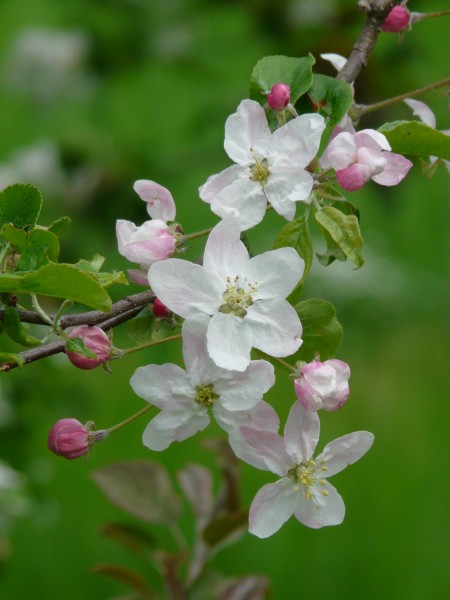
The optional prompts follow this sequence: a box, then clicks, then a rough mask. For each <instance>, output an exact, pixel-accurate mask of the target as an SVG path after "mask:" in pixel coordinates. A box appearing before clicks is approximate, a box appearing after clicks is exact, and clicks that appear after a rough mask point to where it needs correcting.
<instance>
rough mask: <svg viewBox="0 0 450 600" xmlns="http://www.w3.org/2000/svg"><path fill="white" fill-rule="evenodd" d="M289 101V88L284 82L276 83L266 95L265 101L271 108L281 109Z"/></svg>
mask: <svg viewBox="0 0 450 600" xmlns="http://www.w3.org/2000/svg"><path fill="white" fill-rule="evenodd" d="M290 101H291V88H290V87H289V86H288V85H286V84H285V83H276V84H275V85H274V86H272V90H271V92H270V94H269V95H268V96H267V103H268V104H269V106H270V108H271V109H272V110H283V108H286V106H287V105H288V104H289V103H290Z"/></svg>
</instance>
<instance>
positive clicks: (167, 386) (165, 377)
mask: <svg viewBox="0 0 450 600" xmlns="http://www.w3.org/2000/svg"><path fill="white" fill-rule="evenodd" d="M130 385H131V387H132V388H133V390H134V391H135V393H136V394H137V395H138V396H140V397H141V398H143V399H144V400H147V402H150V404H154V405H155V406H156V407H158V408H161V409H162V408H164V407H165V406H167V405H168V404H170V403H172V402H174V401H176V402H185V403H186V402H187V403H190V402H191V400H192V399H193V398H194V396H195V390H194V389H193V387H192V386H191V384H190V383H189V380H188V378H187V375H186V373H185V372H184V371H183V369H182V368H181V367H179V366H178V365H173V364H170V363H168V364H165V365H147V366H145V367H139V368H138V369H136V371H135V373H134V375H133V376H132V377H131V380H130Z"/></svg>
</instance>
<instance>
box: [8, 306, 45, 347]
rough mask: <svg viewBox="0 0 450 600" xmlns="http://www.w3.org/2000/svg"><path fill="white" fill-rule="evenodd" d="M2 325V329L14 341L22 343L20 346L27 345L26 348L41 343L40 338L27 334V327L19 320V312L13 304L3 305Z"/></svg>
mask: <svg viewBox="0 0 450 600" xmlns="http://www.w3.org/2000/svg"><path fill="white" fill-rule="evenodd" d="M2 325H3V331H4V332H5V333H7V334H8V335H9V337H10V338H11V339H12V340H13V341H14V342H17V343H18V344H22V346H27V347H28V348H33V347H35V346H40V345H41V341H40V340H38V339H37V338H35V337H33V336H32V335H29V334H28V332H27V327H26V325H25V324H24V323H22V322H21V320H20V316H19V313H18V312H17V309H16V308H14V306H6V307H5V313H4V315H3V319H2Z"/></svg>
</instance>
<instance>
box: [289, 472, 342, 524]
mask: <svg viewBox="0 0 450 600" xmlns="http://www.w3.org/2000/svg"><path fill="white" fill-rule="evenodd" d="M311 491H312V497H311V498H306V497H305V496H304V495H303V494H302V495H301V497H300V498H301V501H300V502H299V506H298V508H297V510H296V511H295V513H294V514H295V517H296V518H297V519H298V520H299V521H300V523H303V525H306V526H307V527H311V528H312V529H320V528H321V527H326V526H327V525H340V524H341V523H342V521H343V520H344V517H345V504H344V501H343V500H342V498H341V496H340V495H339V494H338V492H337V490H336V488H335V487H334V486H332V485H330V484H329V483H328V482H327V484H326V486H324V487H322V486H314V487H313V488H312V490H311ZM323 491H326V492H327V495H326V496H324V495H323V494H322V492H323ZM300 493H301V492H300V491H299V494H300Z"/></svg>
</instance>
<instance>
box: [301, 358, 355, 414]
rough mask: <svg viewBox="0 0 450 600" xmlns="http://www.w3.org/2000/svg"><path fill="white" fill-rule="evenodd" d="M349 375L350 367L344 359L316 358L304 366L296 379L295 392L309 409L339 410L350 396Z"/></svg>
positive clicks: (302, 403)
mask: <svg viewBox="0 0 450 600" xmlns="http://www.w3.org/2000/svg"><path fill="white" fill-rule="evenodd" d="M349 377H350V368H349V366H348V364H347V363H345V362H343V361H342V360H337V359H332V360H326V361H325V362H323V363H322V362H320V361H317V360H315V361H313V362H311V363H308V364H305V365H303V366H302V368H301V371H300V377H299V378H298V379H296V380H295V381H294V388H295V393H296V395H297V398H298V400H299V402H300V404H301V405H302V406H303V407H304V408H306V409H307V410H313V411H317V410H319V409H321V408H323V409H324V410H328V411H334V410H338V409H339V408H341V407H342V406H343V405H344V404H345V402H346V400H347V398H348V396H349V393H350V390H349V387H348V379H349Z"/></svg>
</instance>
